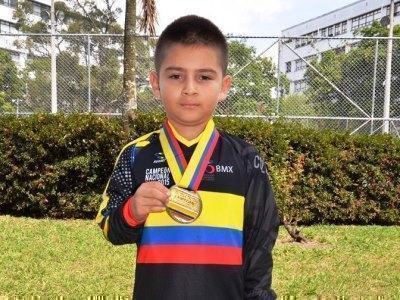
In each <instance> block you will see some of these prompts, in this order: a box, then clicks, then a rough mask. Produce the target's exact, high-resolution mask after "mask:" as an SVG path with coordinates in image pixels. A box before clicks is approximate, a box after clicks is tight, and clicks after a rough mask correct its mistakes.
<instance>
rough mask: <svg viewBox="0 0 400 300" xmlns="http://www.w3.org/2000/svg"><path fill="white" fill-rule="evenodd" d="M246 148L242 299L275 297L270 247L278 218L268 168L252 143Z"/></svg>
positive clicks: (275, 233) (274, 236)
mask: <svg viewBox="0 0 400 300" xmlns="http://www.w3.org/2000/svg"><path fill="white" fill-rule="evenodd" d="M248 152H249V153H248V154H247V155H246V157H247V159H246V163H247V167H246V169H247V176H248V182H247V192H246V199H245V219H244V249H243V256H244V286H245V299H275V298H276V294H275V292H274V291H273V290H272V289H271V282H272V266H273V262H272V248H273V247H274V245H275V241H276V238H277V235H278V229H279V223H280V220H279V216H278V211H277V207H276V203H275V199H274V195H273V192H272V188H271V184H270V181H269V178H268V173H267V168H266V166H265V164H264V162H263V160H262V159H261V158H260V156H259V155H258V153H257V152H256V150H255V149H254V148H253V147H251V149H249V150H248Z"/></svg>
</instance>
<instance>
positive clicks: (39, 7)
mask: <svg viewBox="0 0 400 300" xmlns="http://www.w3.org/2000/svg"><path fill="white" fill-rule="evenodd" d="M0 1H1V0H0ZM31 2H32V4H33V14H34V15H35V16H38V17H41V18H45V17H47V18H48V17H49V16H44V14H45V13H46V12H48V14H49V15H50V6H48V5H44V4H42V3H38V2H35V1H31Z"/></svg>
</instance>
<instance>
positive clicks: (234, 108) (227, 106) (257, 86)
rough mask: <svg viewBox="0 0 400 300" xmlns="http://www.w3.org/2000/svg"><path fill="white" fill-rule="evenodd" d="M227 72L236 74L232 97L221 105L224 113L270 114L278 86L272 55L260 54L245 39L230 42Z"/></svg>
mask: <svg viewBox="0 0 400 300" xmlns="http://www.w3.org/2000/svg"><path fill="white" fill-rule="evenodd" d="M228 46H229V56H230V59H229V65H228V74H230V75H231V76H232V77H233V84H232V88H231V90H230V93H229V96H228V98H227V100H226V101H225V102H223V103H222V104H221V105H220V106H221V107H218V110H217V111H218V112H219V113H223V114H260V115H265V114H271V113H272V111H274V107H273V99H272V91H273V88H275V87H276V83H277V80H276V77H275V66H274V64H273V63H272V60H271V59H270V58H265V57H257V55H256V50H255V48H254V47H248V46H247V45H246V44H245V43H244V41H231V42H230V43H229V44H228Z"/></svg>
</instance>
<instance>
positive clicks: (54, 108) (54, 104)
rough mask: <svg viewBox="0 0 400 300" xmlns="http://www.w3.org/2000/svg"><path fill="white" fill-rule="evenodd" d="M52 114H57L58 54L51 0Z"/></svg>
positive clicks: (52, 2)
mask: <svg viewBox="0 0 400 300" xmlns="http://www.w3.org/2000/svg"><path fill="white" fill-rule="evenodd" d="M50 18H51V112H52V113H53V114H55V113H57V110H58V109H57V54H56V41H55V39H56V37H55V34H56V33H55V31H56V30H55V27H56V21H55V11H54V0H51V10H50Z"/></svg>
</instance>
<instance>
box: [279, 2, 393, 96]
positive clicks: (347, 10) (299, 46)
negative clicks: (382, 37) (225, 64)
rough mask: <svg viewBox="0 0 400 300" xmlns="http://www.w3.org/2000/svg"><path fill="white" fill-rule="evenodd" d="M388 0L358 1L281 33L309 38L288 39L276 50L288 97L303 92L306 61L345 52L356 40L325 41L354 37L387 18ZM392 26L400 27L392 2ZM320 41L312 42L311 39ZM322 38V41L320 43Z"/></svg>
mask: <svg viewBox="0 0 400 300" xmlns="http://www.w3.org/2000/svg"><path fill="white" fill-rule="evenodd" d="M389 10H390V0H360V1H356V2H354V3H351V4H349V5H346V6H344V7H341V8H339V9H336V10H333V11H331V12H328V13H326V14H323V15H321V16H318V17H315V18H313V19H310V20H307V21H305V22H302V23H299V24H297V25H294V26H292V27H289V28H287V29H284V30H282V36H284V37H300V36H304V37H312V39H309V38H308V39H307V38H304V39H290V38H289V39H288V40H286V42H287V44H288V46H290V48H292V49H294V50H295V52H296V53H297V55H296V53H293V52H292V51H291V50H290V49H289V48H288V47H286V46H285V45H281V47H280V63H279V68H280V70H281V72H284V73H285V74H286V76H287V77H288V78H289V80H290V93H291V94H292V93H299V92H303V91H304V90H306V89H307V85H306V82H305V80H304V73H305V70H306V67H307V64H306V63H305V62H304V60H302V59H301V58H299V56H300V57H302V58H304V59H305V60H306V61H311V60H313V59H320V58H321V55H322V53H324V52H325V51H328V50H335V51H339V52H340V51H346V52H347V51H349V50H350V49H351V47H352V46H354V43H355V42H357V41H356V40H352V41H351V40H347V41H346V40H340V39H328V38H329V37H332V38H334V37H341V38H342V37H343V38H346V37H354V31H355V30H357V29H360V28H363V27H367V26H370V25H371V24H372V22H373V21H380V20H381V19H382V18H383V17H384V16H388V15H389ZM394 16H395V17H394V23H395V24H400V1H396V2H395V10H394ZM317 37H318V38H322V39H315V38H317ZM323 38H325V39H323Z"/></svg>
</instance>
